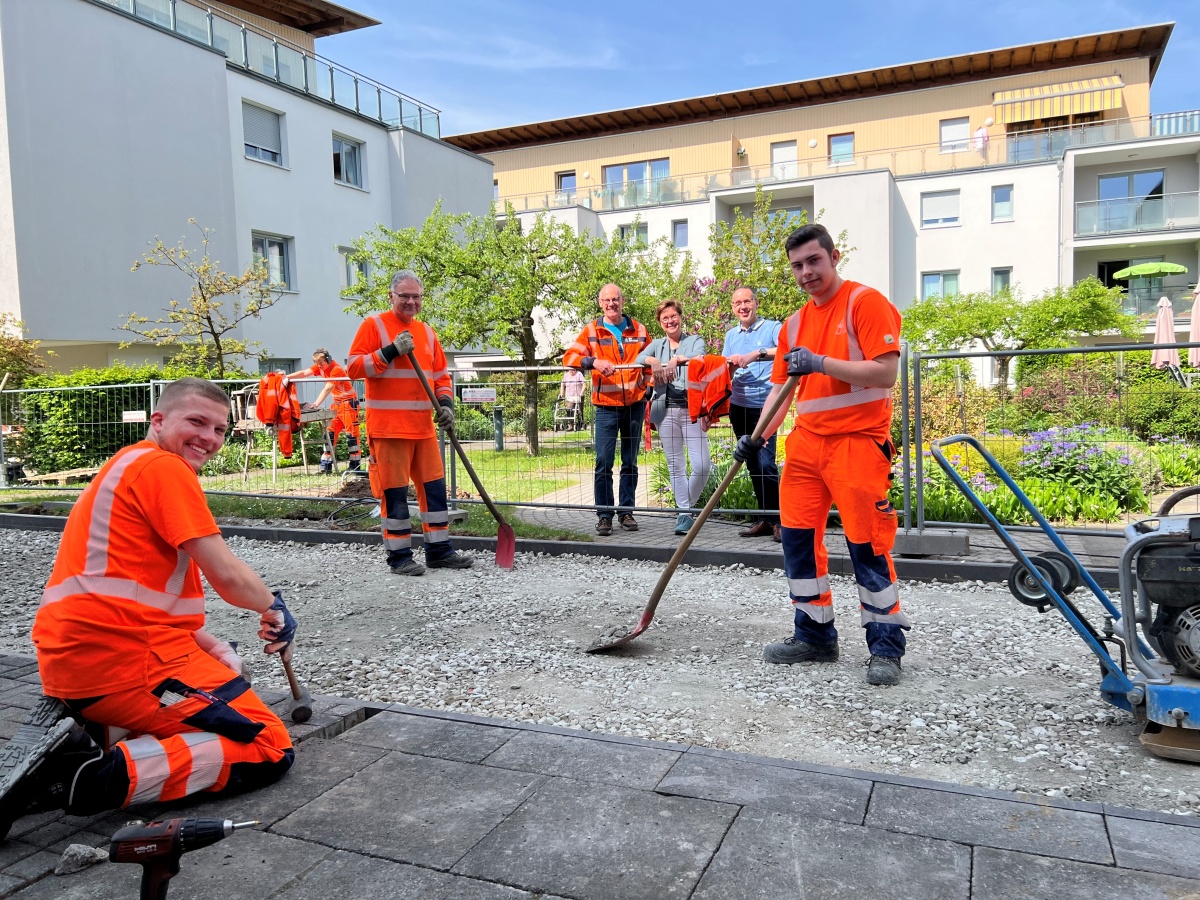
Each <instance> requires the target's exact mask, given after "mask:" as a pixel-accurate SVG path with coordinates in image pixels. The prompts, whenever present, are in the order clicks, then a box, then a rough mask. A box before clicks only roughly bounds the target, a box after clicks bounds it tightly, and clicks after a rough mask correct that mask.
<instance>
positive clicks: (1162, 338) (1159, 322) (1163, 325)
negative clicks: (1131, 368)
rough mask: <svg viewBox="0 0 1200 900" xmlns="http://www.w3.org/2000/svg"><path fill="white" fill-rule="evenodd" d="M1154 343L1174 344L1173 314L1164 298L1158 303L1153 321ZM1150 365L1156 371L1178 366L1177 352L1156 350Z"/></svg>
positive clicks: (1168, 302) (1169, 304) (1168, 301)
mask: <svg viewBox="0 0 1200 900" xmlns="http://www.w3.org/2000/svg"><path fill="white" fill-rule="evenodd" d="M1154 343H1156V344H1173V343H1175V314H1174V313H1172V312H1171V301H1170V300H1168V299H1167V298H1166V297H1163V298H1162V299H1161V300H1159V301H1158V315H1157V316H1156V317H1155V319H1154ZM1150 365H1152V366H1154V368H1156V369H1162V368H1165V367H1167V366H1178V365H1179V351H1178V350H1164V349H1162V348H1157V349H1155V351H1154V354H1153V355H1152V356H1151V357H1150Z"/></svg>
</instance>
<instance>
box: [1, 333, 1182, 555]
mask: <svg viewBox="0 0 1200 900" xmlns="http://www.w3.org/2000/svg"><path fill="white" fill-rule="evenodd" d="M1197 346H1200V345H1197V344H1187V343H1180V344H1162V345H1146V344H1142V345H1123V346H1105V347H1075V348H1069V349H1062V350H1037V351H1008V352H1003V353H1000V352H992V353H988V352H946V353H925V354H921V353H916V352H912V353H909V352H908V350H907V348H905V349H904V352H903V360H902V367H901V379H900V383H899V384H898V386H897V390H896V401H897V402H896V404H895V415H894V421H893V437H894V441H895V444H896V447H897V458H896V464H895V469H894V471H895V487H894V493H893V503H894V504H895V506H896V507H897V509H899V510H900V511H901V512H902V516H903V518H902V522H903V527H904V528H906V529H910V530H922V529H924V528H926V527H927V526H928V527H946V526H953V527H964V526H965V527H972V526H977V525H979V524H980V523H979V519H978V516H977V514H976V513H975V511H974V509H973V508H972V507H971V505H970V504H969V503H968V502H967V500H966V498H965V497H963V496H962V495H961V493H959V492H958V490H957V489H956V488H955V487H954V485H953V484H952V483H951V482H950V481H949V479H948V478H947V477H946V475H945V474H944V473H943V472H942V471H941V470H940V469H939V468H938V466H937V465H936V464H935V463H934V461H933V460H932V458H931V457H930V456H929V449H928V448H929V444H930V442H931V441H933V440H935V439H937V438H942V437H947V436H950V435H954V434H970V435H972V436H974V437H977V438H980V439H981V440H982V441H983V442H984V444H985V446H986V447H987V448H988V449H989V451H991V453H992V454H993V455H994V456H995V457H996V458H997V460H998V461H999V462H1000V463H1001V465H1003V466H1004V467H1005V468H1006V469H1007V470H1008V471H1009V472H1010V473H1011V474H1013V476H1014V477H1015V478H1016V479H1017V481H1018V483H1019V484H1020V485H1021V486H1022V487H1023V489H1024V490H1025V491H1026V492H1027V493H1028V494H1029V496H1030V497H1031V498H1032V499H1033V500H1034V502H1035V503H1036V504H1037V505H1038V507H1039V509H1041V510H1042V511H1043V512H1044V513H1045V515H1046V516H1047V518H1049V519H1050V520H1051V521H1054V522H1055V523H1058V524H1060V525H1062V526H1063V527H1064V528H1065V529H1066V530H1074V529H1086V530H1087V532H1088V533H1096V532H1105V531H1108V532H1119V531H1120V529H1122V528H1123V527H1124V525H1125V524H1126V523H1127V522H1128V521H1130V520H1131V519H1134V518H1137V517H1139V516H1143V515H1146V514H1148V513H1150V512H1152V511H1155V510H1157V508H1158V505H1159V503H1160V502H1161V500H1162V499H1163V498H1164V497H1166V496H1168V495H1169V494H1170V493H1172V492H1173V491H1174V490H1176V489H1178V488H1180V487H1184V486H1190V485H1195V484H1200V373H1195V372H1194V370H1193V369H1192V367H1190V366H1188V365H1187V364H1186V360H1187V356H1188V353H1187V351H1188V349H1189V348H1193V347H1197ZM1156 349H1157V350H1159V351H1161V352H1164V353H1165V352H1167V351H1169V350H1171V349H1174V350H1176V351H1177V352H1178V353H1179V355H1180V356H1182V357H1183V359H1182V362H1183V365H1176V364H1169V365H1166V366H1164V367H1161V368H1160V367H1158V366H1155V365H1153V364H1152V361H1151V354H1152V351H1154V350H1156ZM1194 375H1195V376H1198V377H1195V380H1194V381H1193V377H1194ZM452 377H453V380H454V383H455V393H456V396H457V398H458V403H457V429H456V433H457V435H458V437H459V440H460V442H461V443H462V445H463V447H464V449H465V450H466V452H467V454H468V455H469V457H470V459H471V462H472V465H473V467H474V468H475V470H476V472H477V473H478V474H479V476H480V478H481V480H482V481H483V483H484V485H485V486H486V488H487V490H488V493H489V494H490V495H491V496H492V498H493V499H495V500H496V501H497V502H499V503H504V504H512V505H515V506H521V507H530V508H538V507H541V508H554V509H576V510H592V509H594V498H593V488H592V484H593V475H594V470H595V461H596V455H595V415H594V410H595V408H594V406H593V405H592V403H591V399H590V379H584V384H583V385H582V393H581V395H580V396H579V399H578V402H573V401H572V399H571V398H570V395H569V393H568V386H567V385H564V383H563V370H562V369H561V368H541V369H523V368H516V367H512V368H495V369H486V370H485V369H464V370H458V371H454V372H452ZM166 383H167V382H147V383H143V384H121V385H96V386H88V387H70V388H30V389H20V390H6V391H3V392H2V393H0V425H2V426H3V433H2V441H3V443H2V445H0V457H3V458H4V460H5V466H4V467H3V471H2V472H0V486H2V487H4V488H6V489H7V491H8V496H17V495H18V494H28V493H29V492H31V491H34V490H36V491H42V490H78V489H79V487H80V486H81V485H82V484H83V483H85V482H86V481H87V480H88V479H89V478H90V477H91V476H92V475H93V474H95V471H96V470H97V469H98V468H99V467H100V466H101V465H102V464H103V462H104V461H105V460H106V459H107V458H108V457H109V456H111V455H112V454H113V453H114V452H115V451H116V450H118V449H120V448H121V447H123V446H126V445H128V444H131V443H135V442H136V441H138V440H140V439H142V438H143V437H144V436H145V434H146V429H147V426H148V422H149V419H150V417H151V416H152V415H153V413H154V409H155V405H156V403H157V400H158V396H159V394H160V393H161V389H162V387H163V386H164V385H165V384H166ZM296 383H297V387H298V390H299V394H300V399H301V401H302V402H303V403H304V404H306V406H307V405H308V404H311V403H312V402H313V401H314V400H315V399H317V397H318V394H319V393H320V391H321V389H322V387H323V383H324V382H323V380H322V379H302V380H297V382H296ZM221 384H222V386H223V387H224V388H225V390H226V391H227V393H228V394H229V395H230V402H231V419H232V423H233V424H232V427H231V431H230V434H229V437H228V439H227V441H226V445H225V447H224V448H223V449H222V450H221V451H220V453H218V455H217V456H216V457H214V458H213V460H212V461H210V463H209V464H208V466H207V467H206V468H205V470H204V472H203V473H202V482H203V484H204V487H205V489H206V490H207V491H210V492H215V493H233V494H245V495H266V496H273V497H280V498H285V497H291V498H310V499H311V498H336V497H347V498H354V497H358V498H361V497H362V495H363V493H364V490H363V487H362V485H361V482H358V483H353V482H357V479H356V477H355V476H354V473H351V472H348V471H347V443H346V440H345V437H344V436H343V437H341V438H339V440H338V442H337V446H336V454H335V457H336V461H335V472H334V473H333V474H332V475H330V474H323V473H322V472H320V467H319V463H320V458H321V453H322V449H323V447H324V446H325V442H326V440H327V438H326V426H327V423H328V421H329V419H330V413H329V412H328V410H327V409H326V410H323V411H312V412H309V411H306V412H305V414H304V417H303V421H304V422H305V424H304V427H303V429H302V431H301V433H300V437H299V439H298V440H296V441H295V447H294V451H293V454H292V457H291V458H290V459H284V458H283V457H282V454H281V453H279V451H278V448H277V445H276V442H275V440H274V436H273V433H272V432H271V431H270V430H269V429H267V428H265V427H263V426H262V425H261V424H260V423H258V422H257V420H256V419H255V418H254V416H253V411H252V409H251V408H250V407H249V406H248V405H247V402H246V391H245V389H246V388H248V387H253V386H254V385H256V384H257V382H256V381H233V380H231V381H226V382H221ZM359 393H360V396H361V394H362V391H361V385H360V386H359ZM789 427H790V424H785V431H786V429H788V428H789ZM707 440H708V447H709V453H710V457H711V461H712V468H711V474H710V476H709V480H708V487H707V489H706V490H705V493H704V494H703V495H702V497H701V499H700V501H699V503H703V502H705V501H706V500H707V499H708V496H709V492H710V491H711V490H712V489H713V488H714V487H715V486H716V484H718V483H719V481H720V479H721V478H723V477H724V475H725V473H726V472H727V471H728V467H729V466H730V465H731V464H732V456H731V452H732V447H733V444H734V435H733V432H732V430H731V428H730V426H729V424H728V421H727V420H725V421H723V422H721V423H719V424H717V425H715V426H714V427H712V428H711V429H710V430H709V431H708V433H707ZM443 452H444V459H445V464H446V470H447V482H448V486H449V487H450V490H451V493H452V496H453V498H454V501H455V502H456V503H459V504H470V503H476V502H479V501H478V496H477V491H476V489H475V488H474V486H473V485H472V484H471V483H470V480H469V479H468V477H467V476H466V473H465V472H464V470H463V467H462V466H461V464H460V463H459V461H458V460H457V459H456V458H455V455H454V454H453V452H451V448H450V447H449V445H448V444H447V443H445V442H444V443H443ZM783 455H784V454H783V442H782V440H781V441H779V445H778V447H777V459H778V460H779V462H780V464H782V463H783ZM950 459H951V461H952V462H954V463H955V465H956V466H957V467H958V468H959V469H960V471H962V472H963V473H964V474H965V475H966V476H967V477H968V480H969V482H970V483H971V484H972V485H973V486H974V488H975V489H976V491H977V493H978V495H979V496H980V498H981V499H982V500H983V501H984V504H985V506H987V507H988V508H989V509H990V510H991V511H992V512H993V513H995V514H996V515H997V516H998V517H999V518H1000V520H1001V521H1002V522H1004V523H1005V524H1011V525H1013V526H1015V527H1022V526H1025V525H1028V524H1030V520H1029V517H1028V516H1027V515H1025V514H1024V512H1023V511H1022V510H1021V509H1019V508H1018V504H1016V502H1015V499H1014V498H1013V497H1012V495H1011V493H1010V492H1008V491H1007V489H1006V488H1004V487H1003V485H1002V484H1000V482H999V479H998V478H996V477H995V476H994V473H992V472H991V471H990V469H989V468H988V467H987V466H986V465H984V461H983V460H982V458H980V457H978V456H977V455H976V454H974V453H967V452H966V451H961V452H959V451H956V452H952V453H951V454H950ZM620 466H621V457H620V452H619V451H618V453H617V454H616V460H615V462H614V466H613V478H614V488H615V487H616V483H617V482H618V481H619V478H620V475H619V472H620ZM638 468H639V473H640V475H639V486H638V494H637V506H636V509H638V510H641V511H663V512H666V511H673V510H674V508H675V500H674V497H673V495H672V491H671V485H670V477H669V473H668V471H667V462H666V457H665V455H664V453H663V450H662V446H661V442H660V440H659V438H658V436H657V435H655V434H652V435H651V437H650V440H649V449H647V443H646V440H645V435H643V439H642V441H641V442H639V458H638ZM1189 502H1191V501H1189ZM755 510H756V503H755V500H754V491H753V485H752V484H751V482H750V478H749V475H748V474H746V473H745V472H744V471H743V472H742V474H741V475H739V477H738V479H736V480H735V481H734V483H733V485H732V487H731V488H730V490H729V492H728V493H727V494H726V496H725V497H724V498H723V500H722V501H721V505H720V507H719V511H720V512H721V513H724V514H727V515H746V514H749V513H751V512H754V511H755ZM767 512H774V511H767Z"/></svg>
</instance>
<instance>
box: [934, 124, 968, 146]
mask: <svg viewBox="0 0 1200 900" xmlns="http://www.w3.org/2000/svg"><path fill="white" fill-rule="evenodd" d="M940 125H941V131H942V147H943V149H945V148H946V146H947V145H952V146H956V147H958V146H960V145H961V149H963V150H965V149H966V147H967V141H968V139H969V138H970V137H971V120H970V119H969V118H968V119H942V121H941V123H940Z"/></svg>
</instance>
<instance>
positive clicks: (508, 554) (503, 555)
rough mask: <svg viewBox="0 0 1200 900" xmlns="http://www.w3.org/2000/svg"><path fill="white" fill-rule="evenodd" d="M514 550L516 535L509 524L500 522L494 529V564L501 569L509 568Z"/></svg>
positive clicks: (515, 547)
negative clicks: (495, 529)
mask: <svg viewBox="0 0 1200 900" xmlns="http://www.w3.org/2000/svg"><path fill="white" fill-rule="evenodd" d="M516 552H517V536H516V535H515V534H513V530H512V526H511V525H509V524H508V523H507V522H501V523H500V527H499V528H498V529H497V531H496V565H498V566H499V567H500V568H502V569H511V568H512V567H513V556H515V555H516Z"/></svg>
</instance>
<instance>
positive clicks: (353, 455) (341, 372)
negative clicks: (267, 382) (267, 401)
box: [288, 347, 362, 475]
mask: <svg viewBox="0 0 1200 900" xmlns="http://www.w3.org/2000/svg"><path fill="white" fill-rule="evenodd" d="M312 361H313V364H312V366H310V367H309V368H307V369H304V370H303V371H300V372H295V373H294V374H292V375H289V376H288V378H289V379H290V380H293V381H294V380H295V379H297V378H324V379H325V386H324V387H323V388H321V393H320V394H319V395H317V399H316V400H314V401H313V402H312V403H311V404H310V406H309V408H310V409H320V407H321V404H322V403H324V402H325V398H326V397H328V396H329V395H330V394H332V395H333V406H332V409H333V418H332V419H330V420H329V425H328V426H327V428H326V430H325V449H324V450H322V451H321V469H320V471H321V474H322V475H328V474H329V473H331V472H332V471H333V455H334V453H336V452H337V440H338V435H339V434H341V433H342V431H343V430H344V431H345V432H346V448H347V450H348V451H349V455H350V464H349V465H348V466H347V468H348V469H349V470H350V471H351V472H356V471H358V470H359V468H360V466H361V464H362V452H361V451H360V450H359V444H358V437H359V435H358V393H357V392H356V391H355V390H354V383H353V382H352V381H351V380H350V378H349V377H348V376H347V375H346V370H345V369H343V368H342V367H341V366H339V365H338V364H337V363H336V362H334V361H333V357H332V356H331V355H330V354H329V351H328V350H326V349H325V348H324V347H318V348H317V349H316V350H314V351H313V355H312Z"/></svg>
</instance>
